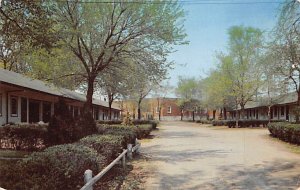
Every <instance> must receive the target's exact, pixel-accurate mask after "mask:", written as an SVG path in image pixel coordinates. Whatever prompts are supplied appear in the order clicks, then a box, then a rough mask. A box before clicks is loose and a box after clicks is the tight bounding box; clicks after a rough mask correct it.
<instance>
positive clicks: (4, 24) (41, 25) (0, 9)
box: [0, 0, 58, 70]
mask: <svg viewBox="0 0 300 190" xmlns="http://www.w3.org/2000/svg"><path fill="white" fill-rule="evenodd" d="M52 14H53V11H52V8H51V6H50V4H48V3H47V2H45V1H31V0H23V1H21V0H14V1H10V0H3V1H2V4H1V6H0V62H2V64H3V68H4V69H9V70H13V69H14V66H15V65H16V64H17V63H18V61H19V60H18V58H19V54H20V53H22V52H23V51H24V50H28V48H41V47H42V48H47V49H49V48H52V47H53V46H56V42H57V41H58V36H57V31H55V30H54V28H53V26H54V24H55V22H54V20H53V19H52V18H51V15H52Z"/></svg>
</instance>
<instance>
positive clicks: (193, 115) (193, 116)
mask: <svg viewBox="0 0 300 190" xmlns="http://www.w3.org/2000/svg"><path fill="white" fill-rule="evenodd" d="M193 121H195V111H193Z"/></svg>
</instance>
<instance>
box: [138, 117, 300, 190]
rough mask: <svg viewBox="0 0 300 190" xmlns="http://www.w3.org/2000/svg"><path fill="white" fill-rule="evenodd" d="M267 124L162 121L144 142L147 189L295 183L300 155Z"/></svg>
mask: <svg viewBox="0 0 300 190" xmlns="http://www.w3.org/2000/svg"><path fill="white" fill-rule="evenodd" d="M268 134H269V133H268V131H267V129H228V128H225V127H204V126H203V125H202V126H201V125H200V124H195V123H187V122H162V123H161V126H160V130H158V131H155V132H154V135H155V138H153V139H151V140H146V141H143V142H142V150H141V152H142V153H143V155H145V156H146V157H148V159H147V162H145V163H144V165H145V167H147V170H149V171H150V172H149V173H148V176H147V178H146V183H145V184H144V187H145V189H150V190H152V189H153V190H154V189H163V190H167V189H200V190H202V189H204V190H205V189H221V190H223V189H224V190H225V189H243V190H244V189H267V190H268V189H270V190H273V189H283V190H285V189H296V187H299V186H300V178H299V177H300V155H298V154H295V153H292V152H290V151H289V150H288V149H287V148H286V147H285V146H284V145H283V144H282V143H281V142H278V141H276V140H273V139H271V138H270V137H269V135H268Z"/></svg>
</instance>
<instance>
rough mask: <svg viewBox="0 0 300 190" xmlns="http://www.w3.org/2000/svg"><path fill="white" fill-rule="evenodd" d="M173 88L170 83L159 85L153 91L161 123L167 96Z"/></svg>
mask: <svg viewBox="0 0 300 190" xmlns="http://www.w3.org/2000/svg"><path fill="white" fill-rule="evenodd" d="M172 90H173V87H172V86H171V85H170V84H169V83H168V82H166V83H163V84H158V85H156V86H154V88H153V90H152V92H153V93H152V97H153V98H156V102H157V108H158V120H159V121H160V118H161V109H162V107H163V106H164V105H165V103H164V99H165V98H166V96H167V95H168V94H169V93H171V92H172Z"/></svg>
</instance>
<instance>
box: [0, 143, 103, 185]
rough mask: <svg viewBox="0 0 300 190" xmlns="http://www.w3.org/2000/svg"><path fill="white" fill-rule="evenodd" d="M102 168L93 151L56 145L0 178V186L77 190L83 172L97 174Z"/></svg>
mask: <svg viewBox="0 0 300 190" xmlns="http://www.w3.org/2000/svg"><path fill="white" fill-rule="evenodd" d="M103 166H104V158H103V157H102V156H101V155H99V154H98V153H97V152H96V151H95V150H94V149H91V148H89V147H87V146H84V145H78V144H77V145H75V144H66V145H58V146H53V147H50V148H47V149H45V150H44V151H43V152H37V153H33V154H31V155H30V156H29V157H27V158H25V159H23V160H22V161H19V162H18V163H17V164H16V165H15V166H14V167H13V168H11V170H10V171H9V170H8V171H6V172H7V173H5V174H3V175H4V177H5V178H4V179H6V180H5V181H4V182H3V184H2V185H3V187H4V188H8V189H45V190H48V189H49V190H50V189H51V190H53V189H54V190H55V189H70V190H71V189H79V188H80V187H82V186H83V185H84V183H83V173H84V171H85V170H86V169H91V170H92V171H93V172H94V173H98V172H99V171H100V170H101V169H102V168H103ZM16 173H18V175H15V174H16ZM9 176H14V177H12V178H10V179H9V178H8V177H9ZM1 177H2V176H1ZM1 179H2V178H1Z"/></svg>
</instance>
